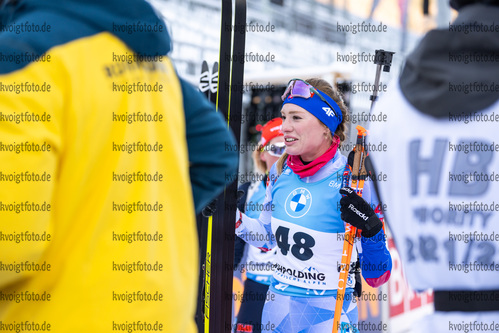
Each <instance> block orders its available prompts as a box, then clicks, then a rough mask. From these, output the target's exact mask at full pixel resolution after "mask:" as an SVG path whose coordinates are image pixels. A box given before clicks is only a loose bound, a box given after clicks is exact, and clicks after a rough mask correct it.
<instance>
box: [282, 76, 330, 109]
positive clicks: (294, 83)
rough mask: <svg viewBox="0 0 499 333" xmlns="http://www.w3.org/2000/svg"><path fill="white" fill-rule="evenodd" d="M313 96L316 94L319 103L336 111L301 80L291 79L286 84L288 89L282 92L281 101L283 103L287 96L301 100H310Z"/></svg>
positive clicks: (315, 90)
mask: <svg viewBox="0 0 499 333" xmlns="http://www.w3.org/2000/svg"><path fill="white" fill-rule="evenodd" d="M314 94H317V96H319V98H320V99H321V101H323V102H324V103H326V104H327V105H328V106H329V107H330V108H331V110H336V108H333V107H332V106H331V104H329V102H328V101H327V100H326V99H325V98H324V97H322V95H321V94H320V92H318V91H317V89H315V88H314V87H312V86H311V85H310V84H308V83H307V82H305V81H303V80H301V79H292V80H290V81H289V82H288V87H287V88H286V90H285V91H284V94H283V95H282V96H281V99H282V101H283V102H284V101H285V100H286V98H288V96H290V95H291V96H292V97H302V98H306V99H308V98H311V97H313V96H314Z"/></svg>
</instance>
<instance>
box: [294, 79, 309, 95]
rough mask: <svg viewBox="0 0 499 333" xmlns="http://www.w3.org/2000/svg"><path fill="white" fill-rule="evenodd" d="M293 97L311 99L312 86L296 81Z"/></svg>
mask: <svg viewBox="0 0 499 333" xmlns="http://www.w3.org/2000/svg"><path fill="white" fill-rule="evenodd" d="M291 95H293V96H298V97H303V98H310V86H309V85H308V84H307V83H305V82H303V81H298V80H296V81H295V85H294V86H293V91H292V92H291Z"/></svg>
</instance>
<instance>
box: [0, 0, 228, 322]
mask: <svg viewBox="0 0 499 333" xmlns="http://www.w3.org/2000/svg"><path fill="white" fill-rule="evenodd" d="M170 48H171V41H170V37H169V34H168V32H167V29H166V26H165V24H164V22H163V21H162V20H161V19H160V18H159V17H158V16H157V14H156V13H155V11H154V10H153V8H152V7H151V6H150V5H149V4H148V3H147V2H145V1H144V0H121V1H118V0H107V1H97V0H86V1H83V0H66V1H56V0H47V1H35V0H19V1H0V331H13V332H15V331H17V332H19V331H50V332H110V331H127V332H131V331H163V332H195V331H196V328H195V324H194V319H193V317H194V316H193V315H194V307H195V301H196V281H197V276H198V260H199V259H198V248H197V246H198V245H197V235H196V226H195V220H194V215H195V212H199V211H200V210H201V208H202V207H204V206H205V205H206V204H207V203H208V202H210V201H211V199H213V198H214V197H215V196H216V195H217V194H218V193H219V192H220V191H221V190H222V188H223V186H224V185H225V184H226V180H227V179H233V177H232V174H233V173H235V172H236V165H237V153H235V152H230V151H227V150H225V147H226V145H233V144H234V143H235V141H234V138H233V135H232V134H231V133H230V132H229V131H228V130H227V129H226V128H225V125H224V122H223V119H222V117H221V116H220V115H219V114H217V113H216V112H215V110H214V109H213V107H212V105H211V104H209V102H208V101H207V100H206V99H205V98H204V97H203V96H202V95H201V94H200V93H198V92H197V91H196V90H195V88H193V87H191V86H190V85H189V84H187V83H186V82H185V81H183V80H182V79H180V78H179V77H178V76H177V74H176V72H175V69H174V67H173V65H172V63H171V61H170V58H169V57H168V56H167V54H168V53H169V51H170Z"/></svg>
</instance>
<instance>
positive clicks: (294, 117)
mask: <svg viewBox="0 0 499 333" xmlns="http://www.w3.org/2000/svg"><path fill="white" fill-rule="evenodd" d="M293 119H295V120H297V119H301V117H298V116H293Z"/></svg>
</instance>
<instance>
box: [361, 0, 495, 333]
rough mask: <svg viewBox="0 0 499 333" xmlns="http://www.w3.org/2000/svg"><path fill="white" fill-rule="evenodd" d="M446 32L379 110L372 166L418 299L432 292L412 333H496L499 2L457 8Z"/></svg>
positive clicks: (428, 44) (418, 55)
mask: <svg viewBox="0 0 499 333" xmlns="http://www.w3.org/2000/svg"><path fill="white" fill-rule="evenodd" d="M451 5H452V6H453V7H454V8H455V9H458V10H459V15H458V17H457V18H456V20H455V21H454V22H452V23H450V24H449V27H445V28H443V29H437V30H432V31H430V32H428V33H427V34H426V36H425V37H424V38H423V39H422V41H421V42H420V44H419V45H418V46H417V47H416V49H415V50H414V51H413V52H412V54H411V55H410V56H409V57H408V59H407V62H406V64H405V67H404V69H403V71H402V74H401V77H400V78H399V79H398V80H397V82H394V84H393V85H392V87H391V89H389V90H388V93H387V94H385V95H384V96H382V98H381V99H380V101H379V103H378V105H377V106H376V108H375V111H374V112H377V111H376V110H378V111H380V110H382V111H383V112H384V113H386V115H387V121H386V123H372V124H371V127H370V129H371V132H372V135H371V139H372V143H373V144H375V143H379V142H383V144H386V146H387V151H386V152H380V153H377V154H376V155H373V156H372V160H373V163H374V167H375V169H376V172H383V173H384V174H386V175H387V181H383V182H379V183H378V186H379V189H380V199H381V200H382V201H383V204H384V205H386V207H387V211H386V215H387V216H386V217H387V219H388V220H387V221H388V225H389V226H390V229H391V230H392V232H393V237H394V240H395V244H396V246H397V248H398V251H399V252H400V257H401V259H402V263H403V266H404V269H405V276H406V278H407V279H408V282H409V284H410V286H411V287H412V289H414V290H416V291H422V290H426V289H433V290H434V306H435V312H434V314H432V315H430V316H429V317H425V318H424V319H423V320H421V322H419V323H417V324H414V325H413V327H414V331H415V332H453V331H462V332H487V331H493V332H497V331H499V235H498V234H497V226H498V225H499V200H498V193H499V175H498V174H497V171H498V170H499V135H498V132H497V130H498V125H499V124H498V122H499V64H498V61H499V58H498V54H499V33H498V32H499V7H498V6H499V1H474V0H466V1H462V0H454V1H451Z"/></svg>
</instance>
